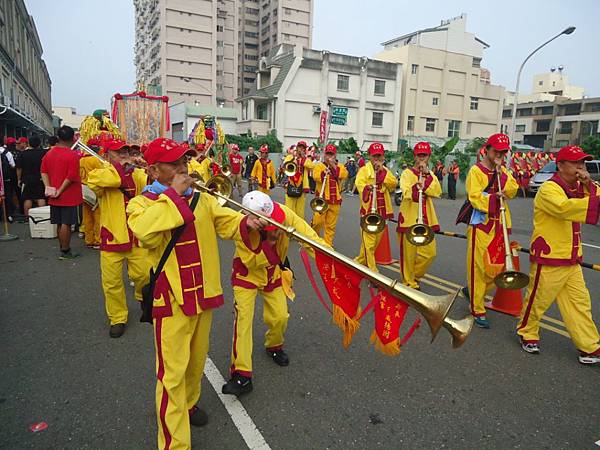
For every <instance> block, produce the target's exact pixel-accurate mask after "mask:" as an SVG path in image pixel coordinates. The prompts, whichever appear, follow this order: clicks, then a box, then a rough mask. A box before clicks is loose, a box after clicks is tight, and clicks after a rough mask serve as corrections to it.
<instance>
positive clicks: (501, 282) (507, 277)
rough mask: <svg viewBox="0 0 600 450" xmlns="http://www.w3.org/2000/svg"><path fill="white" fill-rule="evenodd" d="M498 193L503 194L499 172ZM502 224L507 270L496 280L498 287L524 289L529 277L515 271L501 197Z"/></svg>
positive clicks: (505, 266)
mask: <svg viewBox="0 0 600 450" xmlns="http://www.w3.org/2000/svg"><path fill="white" fill-rule="evenodd" d="M498 193H499V194H502V183H501V181H500V172H498ZM500 222H502V234H503V236H504V252H505V253H506V255H505V259H504V268H505V270H504V271H503V272H502V273H500V274H498V275H497V276H496V278H494V283H495V284H496V286H498V287H499V288H502V289H522V288H524V287H525V286H527V285H528V284H529V276H527V275H526V274H524V273H522V272H518V271H516V270H515V266H514V264H513V259H512V250H511V248H510V240H509V239H508V228H507V226H506V206H505V205H504V199H503V198H502V196H500Z"/></svg>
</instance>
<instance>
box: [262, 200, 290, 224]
mask: <svg viewBox="0 0 600 450" xmlns="http://www.w3.org/2000/svg"><path fill="white" fill-rule="evenodd" d="M271 219H273V220H274V221H275V222H277V223H281V224H283V222H284V221H285V212H284V211H283V208H281V206H279V203H277V202H273V212H272V213H271ZM277 229H278V228H277V227H276V226H275V225H267V226H266V227H264V228H263V230H265V231H271V230H277Z"/></svg>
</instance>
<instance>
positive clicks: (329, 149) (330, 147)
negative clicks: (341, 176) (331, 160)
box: [325, 144, 337, 155]
mask: <svg viewBox="0 0 600 450" xmlns="http://www.w3.org/2000/svg"><path fill="white" fill-rule="evenodd" d="M325 153H333V154H334V155H337V148H336V147H335V145H333V144H327V146H326V147H325Z"/></svg>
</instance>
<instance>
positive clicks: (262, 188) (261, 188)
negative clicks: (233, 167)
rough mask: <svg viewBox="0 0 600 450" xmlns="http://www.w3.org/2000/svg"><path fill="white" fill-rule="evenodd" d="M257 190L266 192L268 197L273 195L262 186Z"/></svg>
mask: <svg viewBox="0 0 600 450" xmlns="http://www.w3.org/2000/svg"><path fill="white" fill-rule="evenodd" d="M257 190H258V191H260V192H264V193H265V194H267V195H271V189H267V188H264V187H262V186H258V187H257Z"/></svg>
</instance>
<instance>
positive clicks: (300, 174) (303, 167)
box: [283, 155, 315, 192]
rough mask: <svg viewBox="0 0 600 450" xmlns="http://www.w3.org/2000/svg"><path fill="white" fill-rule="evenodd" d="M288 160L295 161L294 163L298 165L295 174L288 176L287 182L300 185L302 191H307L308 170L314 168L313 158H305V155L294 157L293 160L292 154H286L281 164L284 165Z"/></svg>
mask: <svg viewBox="0 0 600 450" xmlns="http://www.w3.org/2000/svg"><path fill="white" fill-rule="evenodd" d="M288 161H294V162H295V163H296V165H297V166H298V170H297V171H296V176H294V177H288V180H289V182H290V183H292V185H294V186H300V185H302V189H303V191H304V192H308V191H309V190H310V184H309V174H310V171H311V170H313V169H314V167H315V162H314V161H313V160H311V159H310V158H306V157H304V158H296V159H295V160H294V157H293V156H292V155H288V156H286V157H285V159H284V160H283V164H284V165H285V163H287V162H288ZM301 183H302V184H301Z"/></svg>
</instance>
